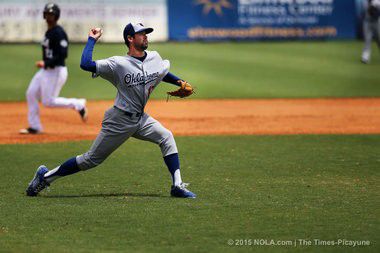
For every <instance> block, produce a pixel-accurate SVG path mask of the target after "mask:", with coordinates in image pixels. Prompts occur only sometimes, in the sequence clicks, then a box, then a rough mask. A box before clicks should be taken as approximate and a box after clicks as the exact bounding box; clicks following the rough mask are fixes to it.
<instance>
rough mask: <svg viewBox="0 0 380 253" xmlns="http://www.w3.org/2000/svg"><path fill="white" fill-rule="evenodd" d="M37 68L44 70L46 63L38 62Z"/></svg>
mask: <svg viewBox="0 0 380 253" xmlns="http://www.w3.org/2000/svg"><path fill="white" fill-rule="evenodd" d="M36 67H37V68H44V67H45V62H44V61H36Z"/></svg>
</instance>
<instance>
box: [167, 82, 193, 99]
mask: <svg viewBox="0 0 380 253" xmlns="http://www.w3.org/2000/svg"><path fill="white" fill-rule="evenodd" d="M177 83H178V84H179V85H181V88H179V89H178V90H175V91H169V92H167V94H168V95H170V96H174V97H180V98H184V97H188V96H190V95H191V94H193V93H194V88H193V87H192V86H191V84H189V83H188V82H186V81H183V80H178V82H177Z"/></svg>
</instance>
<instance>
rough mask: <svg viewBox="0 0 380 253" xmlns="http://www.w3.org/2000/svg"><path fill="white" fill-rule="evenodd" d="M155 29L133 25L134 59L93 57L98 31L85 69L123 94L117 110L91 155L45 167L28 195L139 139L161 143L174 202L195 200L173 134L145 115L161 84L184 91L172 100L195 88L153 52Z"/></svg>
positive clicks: (129, 31)
mask: <svg viewBox="0 0 380 253" xmlns="http://www.w3.org/2000/svg"><path fill="white" fill-rule="evenodd" d="M151 32H153V29H152V28H147V27H144V26H143V25H142V24H141V23H139V24H131V23H130V24H128V25H127V26H126V27H125V29H124V32H123V37H124V41H125V44H126V45H127V47H128V54H127V55H125V56H114V57H110V58H108V59H103V60H97V61H95V62H94V61H93V60H92V52H93V48H94V45H95V43H96V41H97V40H98V39H99V38H100V36H101V35H102V30H101V29H99V28H93V29H91V30H90V32H89V38H88V41H87V44H86V46H85V48H84V50H83V53H82V59H81V68H82V69H84V70H86V71H89V72H92V73H93V76H95V77H96V76H101V77H102V78H104V79H105V80H107V81H109V82H110V83H111V84H113V85H114V86H115V88H116V89H117V95H116V99H115V102H114V106H113V107H111V108H110V109H108V110H107V111H106V112H105V114H104V119H103V122H102V129H101V131H100V133H99V135H98V136H97V138H96V139H95V141H94V143H93V144H92V146H91V148H90V150H89V151H87V152H86V153H84V154H82V155H79V156H76V157H73V158H71V159H69V160H67V161H66V162H64V163H63V164H61V165H60V166H58V167H56V168H55V169H53V170H50V171H49V170H48V169H47V168H46V166H44V165H41V166H40V167H39V168H38V169H37V172H36V174H35V176H34V178H33V179H32V181H31V182H30V183H29V186H28V188H27V190H26V194H27V195H28V196H36V195H37V194H38V193H39V192H40V191H41V190H43V189H44V188H45V187H47V186H49V185H50V184H51V183H52V182H53V181H54V180H56V179H58V178H60V177H64V176H67V175H70V174H73V173H77V172H79V171H81V170H88V169H91V168H94V167H96V166H98V165H99V164H101V163H102V162H103V161H104V160H105V159H106V158H107V157H108V156H109V155H110V154H111V153H112V152H113V151H115V150H116V149H117V148H118V147H119V146H120V145H121V144H123V143H124V142H125V141H126V140H127V139H128V138H130V137H134V138H137V139H140V140H144V141H150V142H153V143H156V144H157V145H158V146H159V147H160V149H161V152H162V156H163V158H164V161H165V163H166V165H167V167H168V169H169V172H170V173H171V176H172V183H173V184H172V186H171V190H170V194H171V196H173V197H181V198H195V197H196V195H195V194H194V193H192V192H191V191H189V190H188V189H187V185H188V184H186V183H183V182H182V179H181V174H180V163H179V158H178V150H177V146H176V143H175V140H174V137H173V134H172V133H171V132H170V131H169V130H168V129H166V128H165V127H164V126H162V125H161V124H160V123H159V122H158V121H157V120H155V119H154V118H152V117H151V116H149V115H148V114H147V113H145V112H144V108H145V105H146V103H147V101H148V99H149V96H150V94H151V93H152V91H153V90H154V88H155V87H157V85H158V84H159V83H160V82H161V81H165V82H168V83H172V84H175V85H177V86H180V88H179V89H178V90H177V91H175V92H170V93H169V94H170V95H173V96H179V97H186V96H189V95H191V94H192V93H193V89H192V87H191V85H190V84H189V83H187V82H186V81H183V80H181V79H180V78H178V77H176V76H175V75H173V74H171V73H169V67H170V64H169V61H168V60H163V59H162V58H161V56H160V55H159V54H158V53H157V52H155V51H147V50H146V49H147V48H148V38H147V34H149V33H151Z"/></svg>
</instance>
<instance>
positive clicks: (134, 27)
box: [123, 23, 153, 42]
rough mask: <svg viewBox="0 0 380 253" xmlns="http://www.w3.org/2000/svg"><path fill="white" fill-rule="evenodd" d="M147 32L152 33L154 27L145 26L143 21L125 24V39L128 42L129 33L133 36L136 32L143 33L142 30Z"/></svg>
mask: <svg viewBox="0 0 380 253" xmlns="http://www.w3.org/2000/svg"><path fill="white" fill-rule="evenodd" d="M144 31H145V33H146V34H148V33H151V32H153V28H150V27H144V25H143V24H141V23H137V24H132V23H129V24H128V25H126V26H125V28H124V32H123V36H124V41H125V42H127V41H128V39H127V38H128V35H129V36H133V35H135V34H136V33H141V32H144Z"/></svg>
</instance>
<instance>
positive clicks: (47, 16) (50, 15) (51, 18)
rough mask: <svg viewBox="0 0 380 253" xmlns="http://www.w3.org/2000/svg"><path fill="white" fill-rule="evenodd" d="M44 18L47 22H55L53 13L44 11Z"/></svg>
mask: <svg viewBox="0 0 380 253" xmlns="http://www.w3.org/2000/svg"><path fill="white" fill-rule="evenodd" d="M44 18H45V20H46V22H47V23H48V24H51V23H54V22H56V18H55V16H54V14H53V13H45V14H44Z"/></svg>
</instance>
